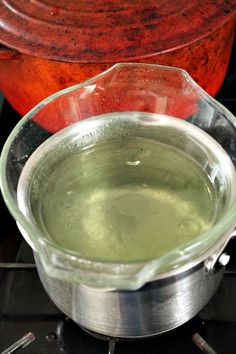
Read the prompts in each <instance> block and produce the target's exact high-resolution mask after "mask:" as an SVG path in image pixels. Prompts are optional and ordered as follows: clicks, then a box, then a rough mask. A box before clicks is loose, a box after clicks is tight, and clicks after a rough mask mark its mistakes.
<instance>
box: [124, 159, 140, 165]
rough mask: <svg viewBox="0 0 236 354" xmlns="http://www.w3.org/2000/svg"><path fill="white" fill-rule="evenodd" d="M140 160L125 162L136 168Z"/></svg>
mask: <svg viewBox="0 0 236 354" xmlns="http://www.w3.org/2000/svg"><path fill="white" fill-rule="evenodd" d="M140 162H141V161H140V160H137V161H126V164H127V165H129V166H138V165H139V164H140Z"/></svg>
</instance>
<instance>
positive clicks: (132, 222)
mask: <svg viewBox="0 0 236 354" xmlns="http://www.w3.org/2000/svg"><path fill="white" fill-rule="evenodd" d="M39 171H40V170H39ZM40 195H41V198H40V200H39V201H38V203H37V204H36V205H33V206H32V210H33V213H34V217H35V219H36V220H37V222H38V223H39V225H41V228H42V229H43V230H44V231H46V232H47V234H48V235H50V237H51V238H52V239H53V240H54V242H55V243H57V244H59V245H61V246H62V247H63V248H65V249H69V250H73V251H75V252H78V253H79V254H80V255H81V256H83V257H86V258H90V259H93V260H94V259H96V260H107V261H140V260H147V259H151V258H155V257H158V256H160V255H162V254H164V253H166V252H168V251H170V250H172V249H174V248H176V247H178V246H180V245H183V244H185V243H186V242H188V241H190V240H193V239H194V238H195V237H196V236H198V235H199V234H200V233H202V232H203V231H205V230H207V229H208V228H210V227H211V226H212V224H213V223H214V221H215V217H216V212H217V211H216V197H215V191H214V188H213V186H212V184H211V182H210V180H209V179H208V176H207V174H206V173H205V172H204V171H203V170H202V168H201V167H200V166H199V165H198V163H197V162H196V161H194V160H193V159H192V158H190V157H188V156H187V155H186V154H185V153H183V152H181V151H179V150H176V149H174V148H172V147H170V146H167V145H164V144H160V143H158V142H155V141H153V140H149V139H140V138H132V137H131V138H129V140H125V141H124V140H122V141H114V140H113V141H108V142H106V143H101V144H98V145H97V146H93V147H91V148H89V149H87V150H85V151H83V152H80V153H77V154H72V155H68V158H66V159H65V160H64V161H63V162H62V163H61V164H60V166H58V168H57V169H56V170H55V171H52V174H51V176H48V178H46V179H45V185H44V190H43V191H42V192H41V193H40Z"/></svg>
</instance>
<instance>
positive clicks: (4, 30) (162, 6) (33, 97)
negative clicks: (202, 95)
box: [0, 0, 236, 130]
mask: <svg viewBox="0 0 236 354" xmlns="http://www.w3.org/2000/svg"><path fill="white" fill-rule="evenodd" d="M0 14H1V21H0V43H1V44H2V47H1V48H0V89H1V90H2V91H3V93H4V96H5V97H6V98H7V99H8V101H9V102H10V103H11V105H12V106H13V107H14V108H15V109H16V110H17V111H18V112H19V113H20V114H21V115H23V114H25V113H26V112H28V111H29V110H30V109H31V108H32V107H33V106H35V105H36V104H37V103H38V102H40V101H41V100H42V99H44V98H45V97H47V96H49V95H51V94H52V93H54V92H56V91H59V90H61V89H63V88H66V87H68V86H71V85H73V84H76V83H79V82H82V81H84V80H86V79H88V78H90V77H93V76H95V75H97V74H98V73H100V72H102V71H104V70H105V69H107V68H108V67H110V66H112V65H113V64H114V63H117V62H143V63H154V64H164V65H169V66H176V67H180V68H183V69H185V70H187V71H188V73H189V74H190V75H191V76H192V77H193V79H194V80H195V81H196V82H197V83H198V84H199V85H200V86H201V87H202V88H203V89H204V90H206V91H207V92H208V93H209V94H210V95H212V96H214V95H215V94H216V93H217V91H218V90H219V88H220V86H221V84H222V82H223V80H224V76H225V73H226V70H227V66H228V62H229V58H230V54H231V49H232V43H233V38H234V32H235V14H236V1H235V0H225V1H223V0H214V1H213V0H195V1H191V2H189V1H186V0H179V1H173V0H149V1H148V2H147V1H146V0H119V1H115V0H111V1H109V2H106V1H104V0H96V1H86V0H69V1H68V0H61V1H60V2H58V1H56V0H32V1H26V0H4V1H1V2H0ZM39 123H40V122H39ZM45 125H46V126H45ZM53 126H55V124H54V123H53V116H50V119H48V122H47V123H46V124H45V122H44V127H45V128H47V129H48V130H53V128H52V127H53Z"/></svg>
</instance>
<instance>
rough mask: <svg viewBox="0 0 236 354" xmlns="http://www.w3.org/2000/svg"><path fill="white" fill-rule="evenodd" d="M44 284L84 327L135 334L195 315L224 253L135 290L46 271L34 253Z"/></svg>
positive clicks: (218, 272) (145, 333)
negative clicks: (90, 284) (209, 265)
mask: <svg viewBox="0 0 236 354" xmlns="http://www.w3.org/2000/svg"><path fill="white" fill-rule="evenodd" d="M34 256H35V261H36V264H37V269H38V273H39V276H40V279H41V281H42V284H43V285H44V288H45V289H46V291H47V293H48V295H49V296H50V298H51V299H52V301H53V302H54V303H55V304H56V306H57V307H58V308H59V309H60V310H61V311H62V312H64V313H65V314H66V315H67V316H69V317H70V318H72V319H73V320H74V321H75V322H76V323H78V324H79V325H80V326H82V327H84V328H85V329H89V330H91V331H93V332H97V333H100V334H104V335H106V336H111V337H121V338H137V337H147V336H153V335H155V334H160V333H163V332H166V331H170V330H171V329H174V328H176V327H178V326H180V325H181V324H183V323H185V322H187V321H188V320H189V319H191V318H192V317H193V316H195V315H196V314H197V313H198V312H199V311H200V310H201V309H202V308H203V307H204V306H205V305H206V304H207V303H208V301H209V300H210V299H211V297H212V296H213V294H214V293H215V291H216V289H217V287H218V286H219V284H220V281H221V279H222V276H223V273H224V268H223V267H222V264H221V261H223V264H225V261H227V260H228V258H227V256H226V255H225V254H224V255H223V257H222V258H223V259H222V260H221V261H219V263H218V264H216V267H215V268H213V271H212V272H210V273H209V272H208V270H207V267H206V263H204V262H201V263H199V264H198V265H196V266H195V267H193V268H190V269H189V270H186V271H183V272H181V273H179V274H176V275H173V276H167V277H165V278H163V279H160V280H154V281H152V282H149V283H147V284H146V285H144V286H143V287H142V288H141V289H139V290H137V291H122V290H119V291H116V290H108V291H104V290H101V289H95V288H91V287H87V286H85V285H82V284H81V285H79V284H73V283H69V282H65V281H61V280H58V279H54V278H52V277H50V275H48V274H47V273H46V272H45V269H44V267H43V266H42V264H41V262H40V259H39V257H38V255H37V253H34Z"/></svg>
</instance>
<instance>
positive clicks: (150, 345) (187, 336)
mask: <svg viewBox="0 0 236 354" xmlns="http://www.w3.org/2000/svg"><path fill="white" fill-rule="evenodd" d="M235 61H236V42H235V45H234V49H233V55H232V58H231V63H230V67H229V70H228V74H227V77H226V79H225V82H224V85H223V87H222V89H221V91H220V92H219V94H218V96H217V99H218V100H219V101H220V102H221V103H222V104H223V105H225V106H226V107H227V108H228V109H229V110H231V111H232V112H233V113H234V114H235V115H236V71H235ZM18 120H19V117H18V116H17V114H16V113H15V112H14V111H13V109H11V107H10V105H9V104H8V103H7V102H6V101H4V104H3V107H2V112H1V119H0V131H1V140H0V148H1V147H2V145H3V143H4V141H5V140H6V138H7V136H8V135H9V133H10V131H11V130H12V129H13V127H14V126H15V124H16V123H17V121H18ZM0 217H1V222H2V228H1V233H0V353H2V354H3V353H4V354H6V353H13V352H14V353H15V352H16V351H6V352H5V349H6V348H9V347H10V346H11V345H13V343H15V342H17V341H18V340H19V339H21V338H22V337H24V336H25V335H26V334H27V333H29V332H32V333H33V335H32V334H30V335H29V342H31V341H32V342H31V343H29V345H26V344H27V338H26V343H25V347H24V344H23V342H24V340H23V341H22V346H21V349H20V350H19V352H20V353H22V354H23V353H25V354H27V353H28V354H39V353H41V354H57V353H67V354H78V353H81V354H113V353H115V354H124V353H126V354H127V353H129V354H132V353H136V354H158V353H161V354H185V353H186V354H198V353H199V354H200V353H201V352H205V353H208V354H209V353H210V354H214V353H217V354H235V352H236V349H235V348H236V335H235V334H236V239H232V240H231V241H230V243H229V245H228V246H227V249H226V252H227V253H228V254H229V255H230V256H231V259H230V262H229V264H228V266H227V267H226V272H225V275H224V278H223V280H222V282H221V285H220V287H219V289H218V291H217V292H216V294H215V296H214V297H213V298H212V299H211V301H210V302H209V304H208V305H207V306H206V307H205V308H204V309H203V310H202V311H201V312H200V313H199V314H198V315H197V316H196V317H194V318H193V319H192V320H190V321H189V322H187V323H186V324H184V325H183V326H181V327H179V328H177V329H176V330H173V331H171V332H169V333H166V334H163V335H159V336H157V337H153V338H150V339H142V340H136V341H131V340H130V341H122V340H116V339H113V338H106V340H101V339H100V338H99V339H98V338H96V337H94V336H93V335H91V334H89V333H87V332H85V331H84V330H83V329H81V328H80V327H79V326H77V325H76V324H75V323H74V322H73V321H71V320H70V319H68V318H66V317H65V315H64V314H62V313H61V312H60V311H59V310H58V309H57V308H56V307H55V306H54V304H53V303H52V302H51V300H50V299H49V297H48V295H47V294H46V292H45V290H44V289H43V286H42V284H41V282H40V280H39V277H38V274H37V270H36V268H35V264H34V259H33V255H32V251H31V249H30V247H29V246H28V245H27V244H26V242H25V241H22V237H21V235H20V233H19V231H18V230H17V227H16V225H15V222H14V220H13V219H12V217H11V216H10V214H9V212H8V211H7V209H6V207H5V204H4V202H3V200H2V199H1V200H0ZM12 262H14V263H12ZM196 333H197V334H199V335H200V336H201V337H200V338H199V336H198V335H196ZM193 335H195V336H194V338H193ZM34 337H35V338H34ZM202 338H203V339H204V340H205V342H204V341H203V340H202ZM23 347H24V348H23ZM200 348H201V349H200Z"/></svg>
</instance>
